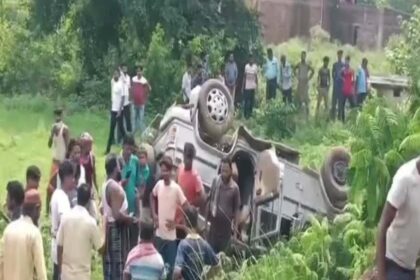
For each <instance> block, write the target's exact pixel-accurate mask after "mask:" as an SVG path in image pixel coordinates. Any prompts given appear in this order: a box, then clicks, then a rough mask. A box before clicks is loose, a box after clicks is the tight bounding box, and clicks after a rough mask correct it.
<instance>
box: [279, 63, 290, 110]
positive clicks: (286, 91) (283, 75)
mask: <svg viewBox="0 0 420 280" xmlns="http://www.w3.org/2000/svg"><path fill="white" fill-rule="evenodd" d="M280 86H281V92H282V94H283V103H284V104H292V66H291V65H290V63H289V62H288V61H287V60H286V56H285V55H282V56H281V57H280Z"/></svg>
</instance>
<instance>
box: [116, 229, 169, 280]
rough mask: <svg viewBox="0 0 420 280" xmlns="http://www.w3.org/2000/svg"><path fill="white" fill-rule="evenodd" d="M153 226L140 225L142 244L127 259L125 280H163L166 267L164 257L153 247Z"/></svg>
mask: <svg viewBox="0 0 420 280" xmlns="http://www.w3.org/2000/svg"><path fill="white" fill-rule="evenodd" d="M153 237H154V228H153V224H146V223H142V224H141V225H140V242H139V243H138V244H137V246H136V247H134V248H133V249H132V250H131V251H130V253H129V254H128V257H127V262H126V263H125V269H124V280H137V279H148V280H161V279H162V275H163V273H164V269H165V265H164V263H163V259H162V256H161V255H160V254H159V252H158V251H157V250H156V248H155V245H153Z"/></svg>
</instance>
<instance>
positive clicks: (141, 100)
mask: <svg viewBox="0 0 420 280" xmlns="http://www.w3.org/2000/svg"><path fill="white" fill-rule="evenodd" d="M131 85H132V87H131V88H132V100H133V104H134V134H136V132H137V130H139V129H140V131H141V132H143V130H144V108H145V106H146V101H147V97H148V96H149V92H150V91H151V87H150V85H149V82H148V81H147V80H146V78H145V77H144V76H143V67H142V66H139V67H138V68H137V75H136V76H134V77H133V79H132V83H131Z"/></svg>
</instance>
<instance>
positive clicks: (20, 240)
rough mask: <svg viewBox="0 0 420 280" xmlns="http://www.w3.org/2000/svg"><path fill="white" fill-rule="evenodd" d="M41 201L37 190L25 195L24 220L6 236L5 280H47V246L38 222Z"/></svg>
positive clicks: (12, 225) (1, 276)
mask: <svg viewBox="0 0 420 280" xmlns="http://www.w3.org/2000/svg"><path fill="white" fill-rule="evenodd" d="M40 212H41V197H40V195H39V192H38V191H37V190H35V189H31V190H28V191H27V192H26V193H25V199H24V202H23V207H22V217H20V218H19V219H18V220H16V221H14V222H12V223H10V224H9V225H8V226H7V227H6V229H5V230H4V233H3V239H2V244H3V248H2V255H1V259H2V264H3V265H2V266H0V268H1V269H2V270H1V271H0V279H4V280H12V279H13V280H29V279H38V280H47V271H46V267H45V259H44V246H43V242H42V236H41V231H40V230H39V228H38V227H37V226H38V220H39V216H40Z"/></svg>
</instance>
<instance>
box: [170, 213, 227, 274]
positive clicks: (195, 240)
mask: <svg viewBox="0 0 420 280" xmlns="http://www.w3.org/2000/svg"><path fill="white" fill-rule="evenodd" d="M185 219H186V223H187V225H188V228H189V233H188V235H187V237H186V238H185V239H183V240H181V242H180V243H179V247H178V252H177V255H176V260H175V272H174V278H173V279H184V280H200V279H205V278H204V277H203V275H202V274H203V267H204V266H205V265H207V266H213V267H214V266H217V265H218V264H219V259H218V257H217V256H216V254H215V253H214V251H213V249H212V248H211V246H210V245H209V244H208V243H207V241H205V240H204V239H202V238H201V236H200V235H199V234H198V229H197V227H198V212H197V210H196V209H195V208H192V207H191V208H189V209H187V210H186V213H185Z"/></svg>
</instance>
